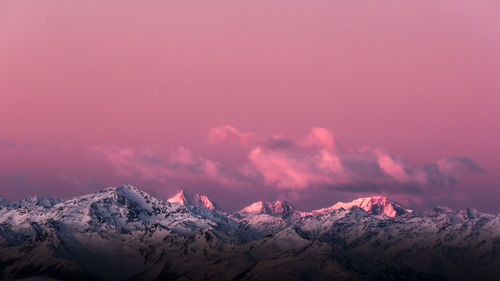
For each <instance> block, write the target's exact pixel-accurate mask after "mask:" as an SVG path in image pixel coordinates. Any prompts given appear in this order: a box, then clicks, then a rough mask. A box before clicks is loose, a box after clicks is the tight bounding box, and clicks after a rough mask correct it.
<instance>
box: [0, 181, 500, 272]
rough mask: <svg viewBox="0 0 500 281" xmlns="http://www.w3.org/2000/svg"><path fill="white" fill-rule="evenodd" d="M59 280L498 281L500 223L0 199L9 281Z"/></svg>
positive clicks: (471, 216) (190, 199)
mask: <svg viewBox="0 0 500 281" xmlns="http://www.w3.org/2000/svg"><path fill="white" fill-rule="evenodd" d="M32 276H38V277H44V278H45V277H47V278H54V279H60V280H500V279H499V276H500V217H499V216H498V215H490V214H485V213H480V212H478V211H477V210H474V209H466V210H461V211H454V210H451V209H448V208H444V207H443V208H436V209H433V210H429V211H426V212H414V211H411V210H408V209H405V208H403V207H402V206H400V205H399V204H397V203H395V202H393V201H391V200H389V199H387V198H385V197H381V196H374V197H368V198H359V199H357V200H354V201H352V202H350V203H337V204H334V205H332V206H331V207H329V208H323V209H319V210H315V211H311V212H301V211H298V210H296V209H295V208H294V207H293V206H292V205H291V204H290V203H288V202H281V201H275V202H262V201H260V202H256V203H253V204H251V205H250V206H248V207H246V208H243V209H242V210H240V211H238V212H236V213H234V214H227V213H225V212H223V211H221V209H220V208H219V207H218V206H217V205H216V204H215V203H213V202H212V201H210V199H209V198H207V197H206V196H203V195H198V194H190V193H189V192H186V191H182V192H180V193H179V194H177V195H176V196H174V197H172V198H170V199H169V200H167V201H163V200H160V199H157V198H154V197H153V196H151V195H149V194H147V193H146V192H143V191H140V190H138V189H136V188H134V187H132V186H130V185H125V186H121V187H116V188H114V187H112V188H107V189H104V190H102V191H99V192H97V193H94V194H89V195H84V196H78V197H74V198H71V199H67V200H63V199H58V198H42V197H36V196H35V197H30V198H27V199H25V200H23V201H19V202H9V201H7V200H5V199H3V198H0V277H1V279H4V280H8V279H20V278H27V277H32Z"/></svg>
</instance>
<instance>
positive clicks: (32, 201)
mask: <svg viewBox="0 0 500 281" xmlns="http://www.w3.org/2000/svg"><path fill="white" fill-rule="evenodd" d="M63 201H64V200H63V199H61V198H56V197H42V196H38V195H34V196H30V197H27V198H25V199H24V200H22V201H21V202H20V205H21V206H26V205H34V206H42V207H45V208H51V207H53V206H54V205H56V204H58V203H61V202H63Z"/></svg>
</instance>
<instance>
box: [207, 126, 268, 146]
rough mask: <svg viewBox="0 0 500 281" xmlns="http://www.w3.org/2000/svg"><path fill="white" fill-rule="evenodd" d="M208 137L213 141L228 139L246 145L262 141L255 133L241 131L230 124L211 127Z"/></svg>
mask: <svg viewBox="0 0 500 281" xmlns="http://www.w3.org/2000/svg"><path fill="white" fill-rule="evenodd" d="M208 139H209V141H210V142H211V143H217V142H223V141H228V142H233V143H237V144H240V145H244V146H248V145H251V144H254V143H256V142H259V141H260V139H259V138H258V137H257V136H256V135H255V134H253V133H249V132H241V131H239V130H238V129H236V128H235V127H233V126H230V125H225V126H219V127H213V128H211V129H210V131H209V133H208Z"/></svg>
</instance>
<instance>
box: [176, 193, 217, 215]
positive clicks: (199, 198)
mask: <svg viewBox="0 0 500 281" xmlns="http://www.w3.org/2000/svg"><path fill="white" fill-rule="evenodd" d="M167 201H168V202H170V203H177V204H181V205H185V206H189V207H195V208H205V209H209V210H212V211H220V209H219V208H218V207H217V205H216V204H215V203H213V202H212V201H210V199H208V197H207V196H205V195H200V194H193V193H190V192H188V191H186V190H181V191H180V192H179V193H177V194H176V195H174V196H172V197H171V198H169V199H168V200H167Z"/></svg>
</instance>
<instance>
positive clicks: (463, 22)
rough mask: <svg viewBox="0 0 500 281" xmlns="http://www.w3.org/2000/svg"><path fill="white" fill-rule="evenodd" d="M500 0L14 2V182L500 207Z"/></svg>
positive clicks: (2, 25) (6, 30) (0, 64)
mask: <svg viewBox="0 0 500 281" xmlns="http://www.w3.org/2000/svg"><path fill="white" fill-rule="evenodd" d="M499 15H500V2H499V1H496V0H494V1H462V0H455V1H435V0H432V1H332V0H328V1H302V0H300V1H298V0H286V1H285V0H283V1H275V0H252V1H233V0H231V1H229V0H228V1H220V0H215V1H207V0H203V1H201V0H193V1H189V0H188V1H186V0H182V1H102V0H99V1H1V2H0V195H1V196H3V197H5V198H8V199H10V200H19V199H21V198H24V197H26V196H30V195H35V194H38V195H43V196H61V197H70V196H75V195H80V194H84V193H90V192H94V191H96V190H98V189H102V188H104V187H106V186H117V185H121V184H125V183H129V184H133V185H136V186H137V187H139V188H141V189H144V190H146V191H148V192H150V193H151V194H153V195H156V196H158V197H160V198H163V199H165V198H167V197H169V196H171V195H173V194H174V193H176V192H177V191H178V190H179V189H180V188H185V189H188V190H191V191H194V192H200V193H204V194H207V195H208V196H209V197H210V198H212V199H213V200H214V201H216V202H218V203H219V205H221V207H223V208H225V209H227V210H235V209H238V208H241V207H243V206H245V205H247V204H248V203H250V202H253V201H256V200H276V199H283V200H289V201H290V202H292V203H294V205H296V206H297V207H298V208H299V209H304V210H306V209H311V208H319V207H325V206H329V205H332V204H333V203H335V202H337V201H342V200H344V201H345V200H351V199H353V198H356V197H360V196H365V195H372V194H383V195H386V196H388V197H389V198H392V199H394V200H396V201H398V202H400V203H402V204H404V205H405V206H408V207H411V208H416V209H419V208H427V207H432V206H436V205H447V206H450V207H453V208H465V207H476V208H478V209H480V210H483V211H490V212H500V205H499V204H498V199H499V198H500V141H499V139H500V124H499V123H500V17H499Z"/></svg>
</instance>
